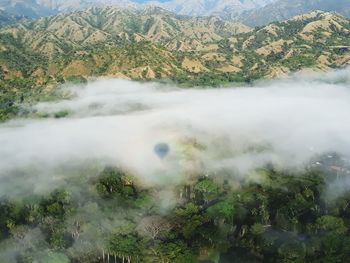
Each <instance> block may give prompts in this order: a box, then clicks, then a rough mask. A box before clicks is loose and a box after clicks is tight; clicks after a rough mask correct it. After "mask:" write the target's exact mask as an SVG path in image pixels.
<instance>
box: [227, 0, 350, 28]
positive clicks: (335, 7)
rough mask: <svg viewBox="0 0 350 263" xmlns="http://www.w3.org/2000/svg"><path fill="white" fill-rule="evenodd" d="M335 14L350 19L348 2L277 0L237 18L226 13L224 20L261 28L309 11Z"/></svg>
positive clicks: (335, 0)
mask: <svg viewBox="0 0 350 263" xmlns="http://www.w3.org/2000/svg"><path fill="white" fill-rule="evenodd" d="M315 10H321V11H325V12H337V13H339V14H341V15H344V16H347V17H350V1H348V0H278V1H276V2H273V3H270V4H268V5H266V6H264V7H261V8H257V9H254V10H247V11H245V12H243V13H242V14H240V15H239V16H238V17H236V16H235V14H234V13H230V12H227V13H226V18H234V19H235V20H238V21H241V22H242V23H244V24H246V25H249V26H253V27H254V26H262V25H266V24H268V23H270V22H273V21H283V20H286V19H289V18H291V17H293V16H296V15H301V14H305V13H308V12H311V11H315Z"/></svg>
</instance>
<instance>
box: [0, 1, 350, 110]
mask: <svg viewBox="0 0 350 263" xmlns="http://www.w3.org/2000/svg"><path fill="white" fill-rule="evenodd" d="M349 64H350V20H349V19H347V18H345V17H342V16H340V15H338V14H336V13H330V12H321V11H315V12H311V13H308V14H305V15H302V16H296V17H293V18H292V19H289V20H287V21H284V22H275V23H272V24H269V25H267V26H265V27H262V28H256V29H254V30H251V29H250V28H247V27H246V26H243V25H242V24H239V23H233V22H227V21H224V20H221V19H219V18H217V17H188V16H179V15H176V14H173V13H170V12H168V11H166V10H163V9H160V8H155V7H153V8H147V9H146V10H137V9H121V8H90V9H88V10H85V11H80V12H76V13H71V14H60V15H57V16H53V17H45V18H40V19H38V20H36V21H24V22H21V23H19V24H16V25H13V26H8V27H4V28H2V29H0V86H1V87H2V89H1V93H2V94H0V95H2V96H0V97H2V98H3V99H4V100H7V101H8V100H10V101H11V100H13V98H20V99H21V100H27V99H29V100H33V99H36V98H42V97H43V96H44V95H45V94H46V95H47V94H48V93H50V92H51V91H55V87H56V86H57V84H58V83H63V82H66V81H82V80H84V79H87V78H97V77H102V76H107V77H118V78H127V79H135V80H150V79H159V80H161V79H172V80H173V81H176V82H177V83H180V84H185V85H210V86H212V85H220V84H224V83H227V82H229V81H252V80H254V79H260V78H274V77H279V76H281V75H286V74H289V73H291V72H295V71H303V70H312V71H326V70H329V69H331V68H338V67H343V66H345V65H349ZM46 95H45V96H46ZM0 104H1V100H0ZM6 105H7V104H6Z"/></svg>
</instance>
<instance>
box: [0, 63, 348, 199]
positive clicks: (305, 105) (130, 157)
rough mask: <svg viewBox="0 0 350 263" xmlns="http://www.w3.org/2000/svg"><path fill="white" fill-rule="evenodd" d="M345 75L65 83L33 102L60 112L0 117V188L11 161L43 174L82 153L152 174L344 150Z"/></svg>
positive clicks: (294, 163)
mask: <svg viewBox="0 0 350 263" xmlns="http://www.w3.org/2000/svg"><path fill="white" fill-rule="evenodd" d="M349 76H350V70H343V71H339V72H333V73H330V74H328V75H322V76H321V75H315V76H311V77H310V76H308V77H300V76H298V77H295V78H292V79H288V80H279V81H273V82H268V83H260V84H257V85H256V86H255V87H240V88H221V89H190V90H183V89H177V88H175V87H172V86H161V85H160V84H154V83H151V84H141V83H135V82H130V81H124V80H100V81H96V82H92V83H89V84H88V85H87V86H86V87H72V88H71V90H72V92H73V93H74V94H75V96H74V98H73V99H71V100H65V101H60V102H52V103H41V104H38V105H35V106H34V109H35V110H36V111H38V112H45V113H50V114H54V113H57V112H60V111H67V112H69V115H68V117H66V118H62V119H55V118H47V119H35V118H32V119H24V120H15V121H11V122H8V123H5V124H2V125H0V145H1V147H0V179H1V180H2V181H3V182H4V183H3V184H2V187H0V193H6V192H8V191H7V190H6V189H8V186H7V185H6V182H7V180H8V177H9V175H10V174H11V176H13V171H17V173H19V172H18V171H24V170H28V168H30V169H34V170H35V171H36V177H35V181H36V182H38V181H39V182H40V181H45V182H46V183H48V184H49V183H50V182H51V181H53V182H54V181H55V180H56V179H57V178H55V175H56V174H57V168H58V167H62V166H64V165H65V164H67V163H70V164H72V163H79V162H84V161H89V162H91V161H99V162H102V163H104V164H110V165H121V166H123V167H126V168H128V169H130V170H131V171H133V172H134V173H135V174H136V175H137V176H138V177H139V178H140V179H142V180H144V182H145V183H151V184H154V183H163V182H165V181H166V182H169V180H173V181H174V182H177V181H179V180H182V179H183V177H184V175H185V174H186V173H188V172H189V171H192V170H201V171H202V172H205V171H216V170H221V169H231V170H236V171H238V174H240V176H244V173H245V172H246V171H248V170H250V169H252V168H255V167H258V166H261V165H264V164H265V163H267V162H271V161H272V162H274V163H275V164H276V165H281V166H284V167H300V166H301V165H303V164H304V163H305V162H307V161H308V160H309V159H310V158H311V157H313V156H314V155H315V154H318V153H324V152H330V151H337V152H339V153H341V154H343V155H345V156H349V155H350V147H349V146H350V137H349V134H350V123H349V122H348V116H349V113H350V103H349V102H350V89H349V85H350V80H349ZM158 143H166V144H168V145H169V147H170V152H169V154H168V156H166V158H164V159H162V158H159V156H157V154H156V153H155V151H154V147H155V145H157V144H158ZM55 169H56V170H55ZM52 171H55V172H52ZM23 178H24V180H23V182H27V183H28V181H27V180H26V179H25V178H26V177H25V176H24V177H23ZM10 181H11V180H10ZM39 185H40V184H39ZM45 186H46V184H45ZM38 187H40V186H38Z"/></svg>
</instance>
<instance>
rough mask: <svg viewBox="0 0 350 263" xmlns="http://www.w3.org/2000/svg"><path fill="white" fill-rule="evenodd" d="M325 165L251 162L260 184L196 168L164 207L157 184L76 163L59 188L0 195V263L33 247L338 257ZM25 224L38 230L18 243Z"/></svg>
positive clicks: (339, 230) (334, 206)
mask: <svg viewBox="0 0 350 263" xmlns="http://www.w3.org/2000/svg"><path fill="white" fill-rule="evenodd" d="M336 158H337V157H336ZM334 162H335V163H339V162H338V159H336V160H334ZM328 165H329V166H330V167H332V165H333V164H332V163H329V164H328ZM327 169H331V168H328V166H327V167H324V168H322V170H320V169H316V168H309V169H307V170H306V171H305V172H303V173H298V174H290V173H288V172H285V171H277V170H275V169H274V168H273V167H272V166H269V167H265V168H262V169H258V170H256V173H258V174H260V175H261V177H262V178H264V180H262V181H261V182H260V183H256V182H249V181H240V185H241V186H240V187H238V188H237V187H232V185H235V184H236V183H237V182H235V180H234V179H232V178H234V177H230V176H229V177H227V178H231V179H229V180H227V179H220V178H224V177H222V176H221V175H220V174H216V175H215V176H211V175H209V176H201V175H198V176H197V177H196V178H193V179H192V180H191V181H192V183H186V184H183V185H179V186H177V187H176V188H177V189H178V190H176V195H177V196H178V200H177V205H175V206H170V207H169V208H167V209H166V212H165V211H164V208H162V207H161V206H159V201H158V197H157V194H158V189H157V187H148V188H143V187H141V185H140V184H139V183H138V182H137V180H136V179H135V178H134V177H133V176H132V175H131V174H129V173H127V172H125V171H123V170H122V169H120V168H115V167H106V168H105V169H103V170H102V171H101V172H100V173H99V174H97V175H96V176H95V177H94V178H95V179H93V180H91V179H89V178H88V177H86V175H85V174H86V172H87V170H86V168H84V171H85V172H83V173H82V175H81V177H79V176H78V175H77V174H75V175H73V174H72V175H69V176H68V177H67V179H66V180H68V181H67V183H69V187H68V188H58V189H56V190H53V191H52V192H51V193H48V194H47V195H42V196H38V195H34V194H29V195H27V196H26V197H25V198H23V199H21V198H19V197H17V198H16V199H13V198H6V197H5V196H4V197H2V198H1V202H0V240H1V243H0V254H1V253H4V251H3V250H4V249H5V250H6V247H7V246H6V245H5V244H7V243H9V242H10V243H11V242H12V241H11V240H17V241H16V242H19V243H18V245H17V246H16V248H15V250H16V254H17V256H16V257H15V259H12V261H11V260H10V259H11V257H10V258H9V259H8V261H6V262H9V263H10V262H36V261H35V260H36V259H37V257H38V251H40V250H43V251H46V252H45V253H42V254H41V255H40V257H42V258H49V259H47V261H44V262H92V263H98V262H108V261H109V262H123V261H124V262H178V263H188V262H214V261H212V260H213V258H214V257H219V258H221V260H222V261H220V262H226V261H228V262H250V261H252V262H347V259H348V257H349V255H350V235H349V229H350V222H349V215H350V210H349V207H350V206H349V205H350V196H349V195H348V194H347V193H345V194H343V195H340V196H338V197H337V198H335V199H334V198H333V199H328V198H327V194H326V193H327V185H329V184H330V183H332V182H334V181H335V180H338V179H336V178H337V176H335V174H334V173H332V172H329V171H330V170H327ZM93 171H94V169H93V170H91V171H90V172H88V173H91V172H93ZM323 171H325V172H323ZM326 171H327V172H326ZM75 176H78V177H75ZM226 176H227V175H226ZM226 176H225V178H226ZM338 178H339V174H338ZM33 187H35V186H33ZM112 222H114V223H112ZM35 231H40V232H41V233H42V235H43V236H42V237H39V236H38V237H37V238H38V240H37V241H36V243H33V244H32V246H29V247H28V246H27V245H25V244H26V243H25V242H24V240H26V239H27V238H28V236H30V235H34V233H35ZM41 239H43V240H42V241H40V242H39V240H41ZM10 243H9V244H10ZM80 246H83V247H82V248H79V247H80ZM81 249H83V250H81ZM215 255H216V256H215ZM13 260H15V261H13ZM225 260H226V261H225ZM40 262H41V261H40Z"/></svg>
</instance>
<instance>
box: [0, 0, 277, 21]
mask: <svg viewBox="0 0 350 263" xmlns="http://www.w3.org/2000/svg"><path fill="white" fill-rule="evenodd" d="M274 1H276V0H191V1H189V0H170V1H166V2H158V1H146V2H145V3H142V4H141V3H138V2H134V1H132V0H75V1H66V0H0V9H3V10H4V11H6V12H8V13H12V14H17V15H24V16H27V17H31V18H37V17H40V16H48V15H52V14H57V13H60V12H71V11H77V10H82V9H85V8H89V7H106V6H118V7H125V8H130V7H134V8H144V7H146V6H150V5H152V6H158V7H162V8H164V9H166V10H168V11H171V12H174V13H177V14H182V15H191V16H208V15H213V14H219V15H220V14H221V13H223V12H233V13H235V14H238V13H240V12H242V11H244V10H250V9H254V8H259V7H262V6H265V5H266V4H269V3H272V2H274Z"/></svg>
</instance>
